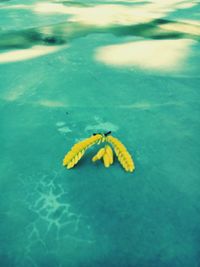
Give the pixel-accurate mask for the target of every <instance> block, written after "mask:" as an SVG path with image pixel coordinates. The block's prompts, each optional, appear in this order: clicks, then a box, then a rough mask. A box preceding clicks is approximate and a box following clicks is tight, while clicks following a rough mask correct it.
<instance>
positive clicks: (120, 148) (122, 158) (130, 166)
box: [106, 135, 135, 172]
mask: <svg viewBox="0 0 200 267" xmlns="http://www.w3.org/2000/svg"><path fill="white" fill-rule="evenodd" d="M106 141H107V142H109V143H111V144H112V146H113V147H114V151H115V153H116V155H117V158H118V160H119V162H120V163H121V165H122V167H123V168H124V169H125V170H126V171H127V172H133V171H134V169H135V165H134V162H133V159H132V157H131V155H130V154H129V152H128V151H127V149H126V147H125V146H124V145H123V144H122V143H121V142H120V141H119V140H118V139H117V138H115V137H113V136H111V135H110V136H107V138H106Z"/></svg>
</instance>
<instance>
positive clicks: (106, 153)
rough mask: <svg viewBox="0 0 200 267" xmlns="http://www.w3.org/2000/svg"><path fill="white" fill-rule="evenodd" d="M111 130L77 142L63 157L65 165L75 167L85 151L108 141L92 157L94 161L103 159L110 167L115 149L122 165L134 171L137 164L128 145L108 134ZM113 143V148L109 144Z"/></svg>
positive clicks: (128, 170)
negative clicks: (128, 149) (127, 147)
mask: <svg viewBox="0 0 200 267" xmlns="http://www.w3.org/2000/svg"><path fill="white" fill-rule="evenodd" d="M110 133H111V132H108V133H106V134H93V136H91V137H89V138H87V139H85V140H83V141H81V142H79V143H77V144H75V145H74V146H73V147H72V148H71V150H70V151H69V152H68V153H67V154H66V156H65V157H64V159H63V166H66V167H67V169H71V168H73V167H74V166H75V165H76V164H77V163H78V162H79V160H80V159H81V158H82V157H83V155H84V153H85V151H86V150H87V149H88V148H89V147H91V146H93V145H95V144H101V143H104V142H106V143H107V144H106V145H105V147H103V148H100V150H99V151H98V152H97V153H96V155H95V156H94V157H93V158H92V161H93V162H95V161H97V160H101V159H103V163H104V166H105V167H106V168H108V167H110V165H112V164H113V161H114V160H113V157H114V155H113V149H114V151H115V154H116V156H117V158H118V160H119V162H120V164H121V165H122V167H123V168H124V169H125V170H126V171H127V172H133V171H134V169H135V165H134V162H133V159H132V157H131V155H130V154H129V152H128V151H127V149H126V147H125V146H124V145H123V144H122V143H121V142H120V141H119V140H118V139H117V138H115V137H113V136H111V135H110V136H108V135H109V134H110ZM108 143H109V144H111V145H112V147H113V149H112V148H111V146H110V145H109V144H108Z"/></svg>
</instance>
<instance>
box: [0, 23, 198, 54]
mask: <svg viewBox="0 0 200 267" xmlns="http://www.w3.org/2000/svg"><path fill="white" fill-rule="evenodd" d="M94 33H109V34H114V35H115V36H120V37H122V36H137V37H142V38H148V39H181V38H188V39H193V40H197V41H199V40H200V27H199V26H198V25H193V24H188V23H180V22H174V21H169V20H165V19H156V20H152V21H151V22H148V23H143V24H137V25H128V26H127V25H120V26H119V25H114V26H108V27H97V26H91V25H83V24H81V23H77V22H66V23H59V24H54V25H49V26H44V27H37V28H32V29H28V30H23V31H17V32H16V31H14V32H7V33H2V34H0V49H2V50H5V49H6V50H7V49H24V48H30V47H32V46H35V45H43V46H52V45H53V46H55V45H58V46H59V45H63V44H65V43H68V42H70V41H71V40H73V39H75V38H80V37H83V36H87V35H89V34H94Z"/></svg>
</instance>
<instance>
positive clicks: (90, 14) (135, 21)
mask: <svg viewBox="0 0 200 267" xmlns="http://www.w3.org/2000/svg"><path fill="white" fill-rule="evenodd" d="M130 2H131V1H130ZM181 2H182V1H181ZM139 4H140V5H137V6H135V3H134V4H133V5H131V6H128V7H127V6H126V5H122V4H121V3H120V4H119V5H117V4H109V3H107V4H104V5H91V4H88V3H85V4H83V3H79V2H73V1H69V2H68V1H66V2H56V3H47V2H43V3H36V4H35V5H33V4H32V5H11V6H4V7H3V10H4V11H6V10H9V8H11V9H17V10H19V12H20V10H21V9H22V10H24V9H25V10H29V9H30V10H32V12H33V13H35V14H37V16H45V15H51V16H53V15H54V14H61V15H63V14H66V15H70V17H68V18H67V21H66V22H62V23H56V24H53V25H49V26H41V27H33V28H31V29H28V30H22V31H20V30H17V31H12V32H5V31H4V32H2V33H1V34H0V37H1V38H0V49H1V58H0V63H6V62H13V61H19V60H26V59H30V58H34V57H38V56H41V55H45V54H48V53H52V52H54V51H57V49H56V48H55V46H63V47H65V46H64V44H69V43H70V42H71V41H72V40H73V39H77V38H80V37H83V36H87V35H89V34H94V33H101V34H102V33H104V34H113V35H115V36H118V37H120V38H123V37H126V36H129V37H131V36H132V37H139V38H145V39H154V40H160V39H162V40H163V39H164V40H168V39H192V40H196V41H199V40H200V24H199V23H197V22H196V23H194V22H192V21H191V22H181V20H180V21H174V20H169V19H166V18H165V16H166V15H167V14H170V13H173V12H175V11H176V10H177V9H178V10H179V9H186V8H191V6H194V5H197V3H196V2H193V3H188V2H187V1H186V2H185V3H184V5H183V3H179V1H169V2H168V3H162V4H161V3H160V2H150V3H145V4H142V3H141V2H139ZM190 4H191V5H190ZM144 42H145V41H144ZM174 43H175V42H174ZM48 46H51V47H52V49H51V48H46V47H48ZM31 47H33V48H32V49H30V48H31ZM39 47H41V50H43V52H42V51H39V50H38V48H39ZM61 48H62V47H61ZM22 49H27V51H25V50H22ZM145 49H146V48H145ZM172 49H173V47H172ZM175 49H176V47H175ZM5 50H6V51H5ZM9 50H14V51H13V52H12V53H10V52H9ZM143 51H144V50H143V49H142V46H141V51H140V52H141V53H142V52H143ZM124 52H125V51H124ZM130 52H131V51H130ZM149 52H151V51H149ZM91 53H92V51H91ZM158 53H159V52H158ZM182 53H186V50H183V51H182ZM115 56H118V55H115ZM119 56H120V55H119ZM142 60H145V59H144V58H143V59H142Z"/></svg>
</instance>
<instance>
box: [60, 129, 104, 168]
mask: <svg viewBox="0 0 200 267" xmlns="http://www.w3.org/2000/svg"><path fill="white" fill-rule="evenodd" d="M102 138H103V136H102V135H101V134H96V135H93V136H91V137H89V138H87V139H85V140H83V141H81V142H79V143H77V144H75V145H74V146H73V147H72V148H71V150H70V151H69V152H68V153H67V154H66V155H65V157H64V159H63V166H66V167H67V169H71V168H73V167H74V166H75V165H76V164H77V163H78V161H79V160H80V159H81V158H82V157H83V155H84V153H85V151H86V150H87V149H88V148H89V147H91V146H93V145H94V144H96V143H99V142H101V140H102Z"/></svg>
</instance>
